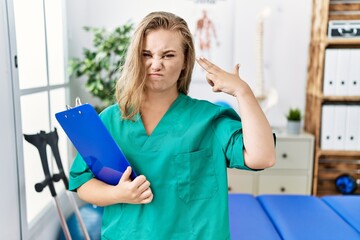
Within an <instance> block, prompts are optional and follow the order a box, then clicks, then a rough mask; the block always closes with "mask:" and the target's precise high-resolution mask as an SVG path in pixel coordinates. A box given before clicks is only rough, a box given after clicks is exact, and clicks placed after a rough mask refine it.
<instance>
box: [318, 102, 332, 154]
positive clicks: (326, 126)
mask: <svg viewBox="0 0 360 240" xmlns="http://www.w3.org/2000/svg"><path fill="white" fill-rule="evenodd" d="M334 116H335V106H334V105H323V106H322V113H321V142H320V147H321V149H323V150H332V149H333V146H334V120H335V117H334Z"/></svg>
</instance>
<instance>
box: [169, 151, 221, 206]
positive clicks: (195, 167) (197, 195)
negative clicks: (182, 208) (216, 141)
mask: <svg viewBox="0 0 360 240" xmlns="http://www.w3.org/2000/svg"><path fill="white" fill-rule="evenodd" d="M174 164H175V169H176V178H177V194H178V197H179V198H181V199H182V200H184V201H185V202H190V201H194V200H200V199H209V198H211V197H212V196H214V195H215V193H216V192H217V191H218V183H217V177H216V174H215V169H214V159H213V158H212V155H211V150H210V149H203V150H200V151H196V152H191V153H183V154H179V155H177V156H176V157H175V159H174Z"/></svg>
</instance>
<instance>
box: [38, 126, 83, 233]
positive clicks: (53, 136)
mask: <svg viewBox="0 0 360 240" xmlns="http://www.w3.org/2000/svg"><path fill="white" fill-rule="evenodd" d="M42 137H43V138H44V139H45V141H46V142H47V144H49V146H50V147H51V151H52V153H53V155H54V158H55V162H56V165H57V167H58V169H59V173H58V174H53V177H52V179H53V180H54V181H55V182H58V181H60V180H62V181H63V183H64V185H65V189H66V190H67V189H68V187H69V181H68V179H67V177H66V175H65V172H64V168H63V165H62V161H61V157H60V153H59V146H58V142H59V135H58V133H57V129H56V128H55V129H54V131H53V132H49V133H42ZM66 193H67V196H68V198H69V200H70V202H71V204H72V206H73V208H74V211H75V215H76V218H77V220H78V221H79V224H80V227H81V230H82V232H83V234H84V237H85V239H86V240H90V236H89V233H88V231H87V229H86V227H85V224H84V221H83V219H82V217H81V214H80V211H79V208H78V206H77V204H76V202H75V199H74V196H73V195H72V193H69V192H68V191H66Z"/></svg>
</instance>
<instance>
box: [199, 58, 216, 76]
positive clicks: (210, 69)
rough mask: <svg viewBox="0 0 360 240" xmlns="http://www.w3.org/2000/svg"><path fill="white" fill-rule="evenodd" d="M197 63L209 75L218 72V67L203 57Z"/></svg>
mask: <svg viewBox="0 0 360 240" xmlns="http://www.w3.org/2000/svg"><path fill="white" fill-rule="evenodd" d="M197 62H198V63H199V65H200V66H201V67H202V68H203V69H204V70H205V71H207V72H208V73H214V72H216V71H217V66H216V65H215V64H213V63H212V62H210V61H209V60H207V59H206V58H203V57H201V58H198V59H197Z"/></svg>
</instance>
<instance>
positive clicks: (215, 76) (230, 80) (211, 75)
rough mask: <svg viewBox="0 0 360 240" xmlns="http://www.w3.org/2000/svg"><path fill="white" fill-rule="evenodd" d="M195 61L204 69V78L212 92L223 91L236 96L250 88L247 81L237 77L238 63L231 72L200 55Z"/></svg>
mask: <svg viewBox="0 0 360 240" xmlns="http://www.w3.org/2000/svg"><path fill="white" fill-rule="evenodd" d="M196 61H197V63H198V64H199V65H200V66H201V67H202V68H203V69H204V70H205V71H206V80H207V81H208V83H209V84H210V85H211V86H212V89H213V91H214V92H224V93H227V94H230V95H232V96H234V97H237V96H239V95H241V94H243V93H245V92H247V91H249V90H250V87H249V86H248V85H247V83H246V82H244V81H243V80H242V79H241V78H240V77H239V68H240V66H239V64H236V65H235V68H234V71H233V73H229V72H226V71H224V70H223V69H221V68H220V67H218V66H216V65H215V64H213V63H212V62H210V61H209V60H207V59H206V58H203V57H201V58H198V59H196ZM250 91H251V90H250Z"/></svg>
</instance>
